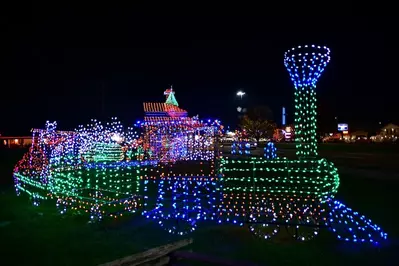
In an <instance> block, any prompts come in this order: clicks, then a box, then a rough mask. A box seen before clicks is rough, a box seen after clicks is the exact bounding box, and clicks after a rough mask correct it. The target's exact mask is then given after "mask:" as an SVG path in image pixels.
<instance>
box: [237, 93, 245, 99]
mask: <svg viewBox="0 0 399 266" xmlns="http://www.w3.org/2000/svg"><path fill="white" fill-rule="evenodd" d="M244 95H245V92H243V91H239V92H237V96H240V97H241V100H242V96H244Z"/></svg>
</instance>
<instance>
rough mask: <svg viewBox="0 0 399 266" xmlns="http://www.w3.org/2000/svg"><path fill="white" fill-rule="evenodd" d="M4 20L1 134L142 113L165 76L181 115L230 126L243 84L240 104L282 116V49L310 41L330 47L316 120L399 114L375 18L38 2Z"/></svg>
mask: <svg viewBox="0 0 399 266" xmlns="http://www.w3.org/2000/svg"><path fill="white" fill-rule="evenodd" d="M122 11H123V10H122ZM1 23H2V25H3V29H4V31H3V32H2V35H3V36H2V43H3V48H2V49H1V52H0V54H1V57H0V64H1V78H0V88H1V89H0V91H1V93H0V101H1V104H0V113H1V118H0V132H2V133H3V134H7V135H10V134H21V135H28V134H30V133H29V130H30V128H32V127H43V126H44V123H45V121H46V120H57V121H58V125H59V128H60V129H73V128H75V127H77V125H78V124H81V123H86V122H88V121H89V120H90V119H91V118H99V119H104V118H106V117H111V116H117V117H118V118H120V119H121V120H122V121H123V122H124V124H125V125H126V126H128V125H132V124H133V123H134V122H135V121H136V120H139V119H142V117H143V115H144V114H143V108H142V103H143V102H146V101H147V102H160V101H164V99H165V98H164V95H163V91H164V90H165V89H167V88H168V86H169V85H171V84H173V87H174V89H175V91H176V98H177V101H178V102H179V104H180V106H181V107H182V108H184V109H186V110H188V112H189V114H190V115H196V114H199V115H200V117H201V118H219V119H222V121H223V122H224V124H225V125H231V126H234V125H235V124H236V122H237V121H236V119H237V111H236V107H237V105H238V102H237V101H238V98H237V97H236V95H235V94H236V92H237V91H238V90H239V89H242V90H243V91H245V92H246V95H245V96H244V100H245V101H246V105H247V106H253V105H257V104H265V105H268V106H270V107H271V109H272V110H273V112H274V119H275V120H276V122H277V123H281V107H282V106H286V107H287V114H288V117H287V120H288V121H287V122H288V123H290V122H293V117H292V116H291V114H292V113H293V108H292V106H293V86H292V83H291V81H290V79H289V76H288V73H287V71H286V70H285V68H284V65H283V54H284V52H285V51H286V50H287V49H290V48H291V47H293V46H297V45H301V44H313V43H314V44H319V45H326V46H328V47H329V48H330V49H331V51H332V55H331V56H332V59H331V62H330V64H329V65H328V67H327V69H326V71H325V72H324V73H323V75H322V77H321V79H320V81H319V83H318V88H317V92H318V103H319V114H320V116H319V123H320V129H321V130H325V131H330V130H335V129H336V121H335V119H334V118H335V117H338V122H347V123H349V128H350V130H352V131H353V130H356V129H365V130H370V131H373V130H377V129H378V128H379V127H380V125H379V122H382V126H383V125H384V124H386V123H388V122H398V120H399V116H398V107H397V104H396V102H397V98H398V90H397V85H396V82H394V80H395V74H396V73H395V71H396V70H395V69H394V67H395V63H394V62H395V61H396V60H395V59H394V57H393V55H394V54H395V53H396V52H395V49H394V48H395V44H394V43H393V40H394V38H395V36H394V35H395V32H394V31H392V32H390V30H389V28H388V24H389V23H388V24H387V22H383V21H382V20H381V19H372V18H364V17H363V18H359V17H351V16H345V17H339V16H337V17H328V18H327V17H319V18H317V17H311V18H310V20H309V21H304V20H302V19H296V20H295V19H293V20H292V21H290V20H287V19H286V18H284V17H281V18H273V19H270V18H268V19H265V18H264V17H261V16H259V17H256V16H248V17H240V18H239V19H237V18H235V17H224V16H221V15H220V16H212V17H209V16H208V17H205V16H203V17H201V16H196V17H193V16H185V17H184V16H168V15H167V14H164V15H163V16H155V15H154V16H149V17H140V16H137V15H133V14H132V15H129V12H121V10H116V11H114V10H111V11H108V12H105V13H98V12H91V13H88V12H84V11H81V12H77V11H76V10H74V9H66V8H65V9H58V10H57V11H52V12H48V11H47V10H45V9H41V8H37V7H36V8H24V9H23V10H18V12H15V10H14V12H12V14H7V12H6V13H5V14H4V15H3V16H2V21H1ZM103 91H105V97H104V101H103V100H102V99H103ZM103 102H104V107H105V108H104V109H103V107H102V106H103V105H102V103H103ZM103 110H105V112H103Z"/></svg>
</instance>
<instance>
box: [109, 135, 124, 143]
mask: <svg viewBox="0 0 399 266" xmlns="http://www.w3.org/2000/svg"><path fill="white" fill-rule="evenodd" d="M111 139H112V140H113V141H115V142H117V143H119V142H121V141H122V138H121V136H119V135H118V134H114V135H113V136H112V137H111Z"/></svg>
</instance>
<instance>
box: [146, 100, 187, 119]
mask: <svg viewBox="0 0 399 266" xmlns="http://www.w3.org/2000/svg"><path fill="white" fill-rule="evenodd" d="M143 105H144V112H145V113H146V116H148V115H150V116H167V117H182V116H183V117H185V116H187V111H186V110H184V109H181V108H179V107H178V106H176V105H173V104H169V103H144V104H143Z"/></svg>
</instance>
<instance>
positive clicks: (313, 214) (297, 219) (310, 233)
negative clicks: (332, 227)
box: [285, 205, 320, 241]
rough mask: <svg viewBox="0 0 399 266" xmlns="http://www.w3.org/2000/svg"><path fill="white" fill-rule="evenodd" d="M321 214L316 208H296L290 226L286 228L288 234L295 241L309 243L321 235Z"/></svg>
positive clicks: (310, 206)
mask: <svg viewBox="0 0 399 266" xmlns="http://www.w3.org/2000/svg"><path fill="white" fill-rule="evenodd" d="M319 216H320V214H319V212H318V209H317V208H314V206H312V205H309V206H302V207H296V208H295V211H294V213H293V215H292V216H291V219H290V221H289V224H288V225H286V226H285V228H286V230H287V233H288V234H289V235H291V236H292V237H293V238H294V239H295V240H299V241H309V240H312V239H313V238H315V237H316V236H318V235H319V232H320V223H319V218H320V217H319Z"/></svg>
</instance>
